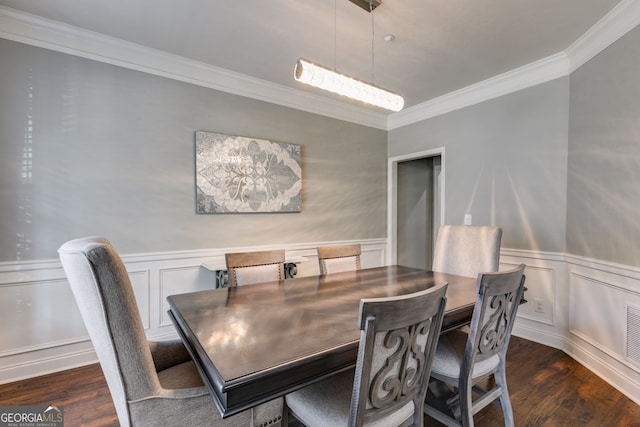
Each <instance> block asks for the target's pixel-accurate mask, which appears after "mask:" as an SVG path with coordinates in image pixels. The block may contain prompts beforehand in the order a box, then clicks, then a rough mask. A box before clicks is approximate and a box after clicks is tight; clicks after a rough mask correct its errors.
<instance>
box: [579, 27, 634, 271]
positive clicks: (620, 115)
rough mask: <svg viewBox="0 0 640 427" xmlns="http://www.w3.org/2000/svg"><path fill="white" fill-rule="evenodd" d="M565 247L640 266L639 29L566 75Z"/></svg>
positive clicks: (584, 254) (581, 253) (590, 255)
mask: <svg viewBox="0 0 640 427" xmlns="http://www.w3.org/2000/svg"><path fill="white" fill-rule="evenodd" d="M569 129H570V137H569V176H568V198H567V200H568V203H567V251H568V252H569V253H572V254H576V255H582V256H587V257H591V258H596V259H601V260H606V261H611V262H616V263H620V264H625V265H631V266H638V265H640V27H637V28H635V29H634V30H632V31H631V32H629V33H627V34H626V35H625V36H624V37H622V38H621V39H620V40H618V41H617V42H616V43H614V44H613V45H611V46H610V47H608V48H607V49H605V50H604V51H603V52H601V53H600V54H599V55H597V56H596V57H595V58H593V59H592V60H591V61H589V62H588V63H587V64H585V65H583V66H582V67H581V68H580V69H578V70H577V71H575V72H574V73H573V74H572V75H571V116H570V127H569Z"/></svg>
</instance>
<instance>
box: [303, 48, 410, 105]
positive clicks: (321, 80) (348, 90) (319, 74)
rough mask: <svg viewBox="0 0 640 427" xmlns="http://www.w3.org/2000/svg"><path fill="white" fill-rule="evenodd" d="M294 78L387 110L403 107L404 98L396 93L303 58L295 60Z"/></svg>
mask: <svg viewBox="0 0 640 427" xmlns="http://www.w3.org/2000/svg"><path fill="white" fill-rule="evenodd" d="M294 78H295V79H296V80H297V81H299V82H301V83H305V84H308V85H310V86H314V87H317V88H320V89H323V90H326V91H329V92H333V93H337V94H339V95H343V96H346V97H349V98H352V99H355V100H357V101H360V102H364V103H366V104H370V105H375V106H376V107H380V108H384V109H387V110H391V111H400V110H402V108H403V107H404V98H402V96H400V95H398V94H396V93H393V92H390V91H388V90H386V89H382V88H380V87H377V86H373V85H371V84H369V83H365V82H363V81H361V80H358V79H355V78H353V77H349V76H347V75H344V74H340V73H338V72H337V71H334V70H331V69H329V68H326V67H323V66H321V65H318V64H314V63H313V62H311V61H308V60H306V59H303V58H300V59H298V62H296V67H295V72H294Z"/></svg>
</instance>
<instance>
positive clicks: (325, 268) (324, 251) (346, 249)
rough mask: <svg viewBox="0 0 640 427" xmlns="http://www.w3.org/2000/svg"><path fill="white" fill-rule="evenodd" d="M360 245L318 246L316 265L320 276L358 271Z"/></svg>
mask: <svg viewBox="0 0 640 427" xmlns="http://www.w3.org/2000/svg"><path fill="white" fill-rule="evenodd" d="M361 252H362V250H361V248H360V244H354V245H338V246H319V247H318V263H319V264H320V274H321V275H323V276H324V275H325V274H330V273H339V272H342V271H353V270H360V254H361Z"/></svg>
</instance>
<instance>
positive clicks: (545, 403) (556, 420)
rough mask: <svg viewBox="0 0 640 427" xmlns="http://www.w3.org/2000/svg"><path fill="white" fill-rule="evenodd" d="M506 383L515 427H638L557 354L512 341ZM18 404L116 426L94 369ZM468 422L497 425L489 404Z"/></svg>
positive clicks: (21, 396)
mask: <svg viewBox="0 0 640 427" xmlns="http://www.w3.org/2000/svg"><path fill="white" fill-rule="evenodd" d="M507 378H508V381H509V393H510V395H511V402H512V404H513V410H514V417H515V423H516V426H552V427H556V426H571V427H573V426H598V427H609V426H616V427H622V426H638V427H640V406H639V405H636V404H635V403H634V402H633V401H631V400H630V399H628V398H627V397H625V396H624V395H622V394H621V393H620V392H618V391H617V390H615V389H614V388H613V387H611V386H610V385H609V384H608V383H606V382H605V381H603V380H602V379H601V378H599V377H598V376H597V375H595V374H593V373H592V372H591V371H589V370H588V369H586V368H585V367H584V366H582V365H580V364H579V363H577V362H576V361H574V360H573V359H571V358H570V357H569V356H567V355H566V354H564V353H563V352H561V351H560V350H556V349H553V348H550V347H546V346H544V345H541V344H536V343H533V342H531V341H527V340H524V339H522V338H518V337H512V339H511V344H510V347H509V353H508V363H507ZM20 405H61V406H63V407H64V415H65V426H67V427H78V426H86V427H98V426H117V425H118V422H117V418H116V414H115V409H114V407H113V403H112V402H111V396H110V395H109V391H108V389H107V385H106V382H105V380H104V377H103V375H102V371H101V369H100V367H99V365H90V366H85V367H81V368H77V369H72V370H69V371H64V372H59V373H55V374H51V375H46V376H42V377H37V378H33V379H29V380H24V381H19V382H15V383H10V384H4V385H0V406H20ZM474 421H475V424H476V425H477V426H502V425H503V420H502V413H501V412H500V409H499V408H498V407H497V406H495V405H490V406H489V407H487V408H485V409H484V410H483V411H481V412H480V413H479V414H477V415H476V416H475V417H474ZM425 425H427V426H431V425H436V426H437V425H440V424H439V423H437V422H435V421H434V420H432V419H430V418H428V417H425ZM328 427H329V426H328Z"/></svg>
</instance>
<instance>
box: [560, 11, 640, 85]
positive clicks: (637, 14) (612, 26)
mask: <svg viewBox="0 0 640 427" xmlns="http://www.w3.org/2000/svg"><path fill="white" fill-rule="evenodd" d="M638 24H640V0H623V1H621V2H620V3H618V5H617V6H616V7H614V8H613V9H611V11H610V12H609V13H607V14H606V15H605V16H604V17H603V18H602V19H600V21H598V22H597V23H596V24H595V25H594V26H593V27H591V28H590V29H589V31H587V32H586V33H584V34H583V35H582V36H581V37H580V38H579V39H578V40H576V41H575V42H574V43H573V44H571V46H569V47H568V48H567V50H565V52H566V53H567V55H568V56H569V59H570V61H571V66H570V71H569V72H570V73H572V72H574V71H575V70H577V69H578V68H580V67H581V66H583V65H584V64H585V63H586V62H587V61H589V60H590V59H591V58H593V57H594V56H596V55H597V54H599V53H600V52H602V51H603V50H605V49H606V48H607V47H609V46H610V45H611V44H613V43H614V42H615V41H616V40H618V39H619V38H621V37H622V36H624V35H625V34H627V33H628V32H629V31H631V30H632V29H634V28H635V27H636V26H638Z"/></svg>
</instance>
